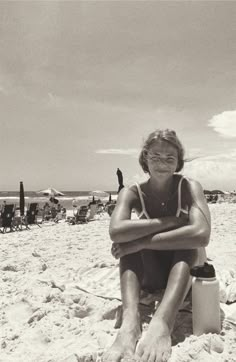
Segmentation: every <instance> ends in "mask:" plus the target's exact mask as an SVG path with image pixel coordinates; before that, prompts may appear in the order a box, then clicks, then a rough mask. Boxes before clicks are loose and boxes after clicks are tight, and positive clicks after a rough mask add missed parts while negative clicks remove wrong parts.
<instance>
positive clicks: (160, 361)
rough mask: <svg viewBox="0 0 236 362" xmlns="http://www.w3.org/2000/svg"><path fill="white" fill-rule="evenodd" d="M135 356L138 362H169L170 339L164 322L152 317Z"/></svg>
mask: <svg viewBox="0 0 236 362" xmlns="http://www.w3.org/2000/svg"><path fill="white" fill-rule="evenodd" d="M135 355H136V356H137V358H138V361H140V362H154V361H155V362H166V361H168V360H169V358H170V355H171V337H170V330H169V327H168V325H167V324H166V322H164V321H163V320H162V319H160V318H157V317H153V319H152V321H151V323H150V325H149V328H148V330H147V332H146V333H145V334H144V335H143V337H142V338H141V339H140V341H139V343H138V345H137V349H136V354H135Z"/></svg>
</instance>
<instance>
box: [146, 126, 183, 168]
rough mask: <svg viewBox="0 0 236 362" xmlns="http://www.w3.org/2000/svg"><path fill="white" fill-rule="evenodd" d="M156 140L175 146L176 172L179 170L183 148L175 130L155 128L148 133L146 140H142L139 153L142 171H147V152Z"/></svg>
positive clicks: (181, 164)
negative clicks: (176, 154)
mask: <svg viewBox="0 0 236 362" xmlns="http://www.w3.org/2000/svg"><path fill="white" fill-rule="evenodd" d="M156 141H166V142H168V143H170V144H171V145H172V146H173V147H175V148H176V150H177V152H178V165H177V168H176V172H179V171H181V170H182V168H183V166H184V148H183V146H182V144H181V142H180V140H179V139H178V137H177V135H176V133H175V131H173V130H171V129H164V130H160V129H157V130H156V131H154V132H152V133H150V135H149V136H148V138H147V139H146V141H144V145H143V148H142V150H141V153H140V155H139V163H140V165H141V167H142V169H143V171H144V172H146V173H149V169H148V164H147V154H148V152H149V150H150V148H151V147H152V146H153V145H154V144H155V143H156Z"/></svg>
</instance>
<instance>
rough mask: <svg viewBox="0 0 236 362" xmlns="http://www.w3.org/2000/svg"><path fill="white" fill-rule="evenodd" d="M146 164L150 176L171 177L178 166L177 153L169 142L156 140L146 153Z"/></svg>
mask: <svg viewBox="0 0 236 362" xmlns="http://www.w3.org/2000/svg"><path fill="white" fill-rule="evenodd" d="M147 164H148V169H149V173H150V175H158V176H159V177H160V176H161V175H162V176H169V175H173V174H174V173H175V171H176V169H177V166H178V151H177V149H176V148H175V147H174V146H172V145H171V144H170V143H169V142H167V141H162V140H158V141H156V142H155V143H154V144H153V145H152V146H151V147H150V149H149V151H148V154H147Z"/></svg>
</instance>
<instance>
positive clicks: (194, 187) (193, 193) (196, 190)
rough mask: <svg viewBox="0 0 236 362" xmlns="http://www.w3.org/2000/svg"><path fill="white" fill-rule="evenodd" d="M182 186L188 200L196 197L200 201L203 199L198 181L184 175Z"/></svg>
mask: <svg viewBox="0 0 236 362" xmlns="http://www.w3.org/2000/svg"><path fill="white" fill-rule="evenodd" d="M183 186H184V191H185V196H186V198H187V199H188V200H189V201H194V200H195V201H196V199H198V200H199V201H200V200H204V199H205V197H204V192H203V188H202V185H201V183H200V182H199V181H197V180H195V179H192V178H189V177H185V178H184V180H183Z"/></svg>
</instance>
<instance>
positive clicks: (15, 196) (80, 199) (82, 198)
mask: <svg viewBox="0 0 236 362" xmlns="http://www.w3.org/2000/svg"><path fill="white" fill-rule="evenodd" d="M61 192H62V193H63V194H64V196H56V199H58V201H59V202H60V204H61V205H62V206H63V207H65V208H66V209H71V208H73V207H72V200H73V199H76V200H77V204H78V206H81V205H84V204H87V203H88V201H89V200H90V199H91V198H92V196H91V195H90V194H89V193H90V192H91V190H89V191H61ZM106 192H107V193H108V194H111V197H112V198H113V199H116V197H117V191H106ZM108 198H109V196H107V197H104V198H101V200H102V201H103V202H106V201H107V200H108ZM49 199H50V197H49V196H44V195H42V194H39V193H38V192H36V191H25V205H26V206H27V205H28V204H30V203H31V202H37V203H38V204H39V207H42V206H43V205H44V204H45V202H48V201H49ZM95 199H97V197H96V198H95ZM4 201H6V203H7V204H15V206H16V207H17V206H19V191H0V206H1V205H2V204H3V202H4Z"/></svg>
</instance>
